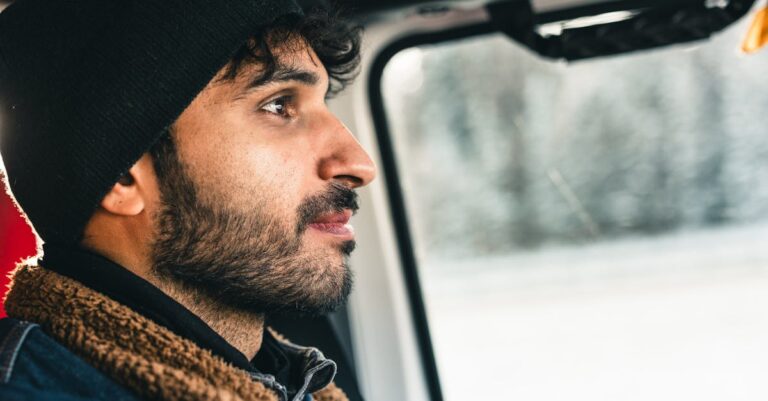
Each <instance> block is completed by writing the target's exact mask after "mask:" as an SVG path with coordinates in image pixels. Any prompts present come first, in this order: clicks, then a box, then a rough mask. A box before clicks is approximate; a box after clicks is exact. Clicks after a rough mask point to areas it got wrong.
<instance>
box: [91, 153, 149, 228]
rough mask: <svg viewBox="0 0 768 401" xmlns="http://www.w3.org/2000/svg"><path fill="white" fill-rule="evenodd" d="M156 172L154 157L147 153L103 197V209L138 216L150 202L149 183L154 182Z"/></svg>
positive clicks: (113, 212)
mask: <svg viewBox="0 0 768 401" xmlns="http://www.w3.org/2000/svg"><path fill="white" fill-rule="evenodd" d="M154 174H155V170H154V167H153V166H152V159H151V158H150V156H149V155H148V154H146V153H145V154H144V155H143V156H142V157H141V159H139V160H138V161H137V162H136V164H134V165H133V166H132V167H131V168H130V170H128V172H127V173H126V174H125V175H123V176H122V177H121V178H120V180H119V181H118V182H117V183H116V184H115V185H114V186H113V187H112V189H111V190H110V191H109V192H108V193H107V195H106V196H105V197H104V199H102V201H101V207H102V209H104V210H105V211H107V212H109V213H112V214H116V215H120V216H136V215H138V214H140V213H141V212H143V211H144V210H145V209H146V207H147V204H148V202H149V196H150V192H149V191H148V190H149V189H150V188H151V186H150V185H149V184H150V183H151V182H153V180H154Z"/></svg>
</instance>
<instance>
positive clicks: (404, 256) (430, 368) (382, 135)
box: [367, 21, 511, 401]
mask: <svg viewBox="0 0 768 401" xmlns="http://www.w3.org/2000/svg"><path fill="white" fill-rule="evenodd" d="M497 32H498V31H497V30H496V28H495V27H494V26H493V25H492V24H491V23H490V22H489V21H485V22H480V23H475V24H470V25H463V26H458V27H449V28H446V29H441V30H437V31H432V32H422V33H415V34H411V35H407V36H404V37H401V38H399V39H396V40H394V41H392V42H390V43H389V44H387V45H386V46H384V47H383V48H382V49H381V50H380V51H379V52H378V53H377V54H376V55H375V56H374V58H373V63H372V66H371V69H370V75H369V77H368V88H367V90H368V99H369V100H370V102H369V103H370V112H371V117H372V120H373V128H374V133H375V136H376V140H377V141H378V151H379V157H380V158H381V169H382V170H383V171H384V173H385V174H384V179H385V186H386V188H387V200H388V201H389V205H390V208H389V212H390V217H391V220H392V223H393V225H394V229H395V237H396V245H397V249H398V253H399V255H398V256H399V258H400V266H401V269H402V272H403V276H404V279H405V283H404V284H405V288H406V293H407V296H408V301H409V302H408V305H409V307H410V312H411V317H412V320H413V325H414V329H415V331H416V341H417V345H418V347H419V353H420V355H419V357H420V359H421V363H422V367H423V369H424V377H425V380H426V382H427V383H426V384H427V391H428V395H429V398H430V399H431V400H432V401H443V400H444V397H443V390H442V387H441V385H440V375H439V371H438V368H437V361H436V359H435V352H434V348H433V344H432V337H431V334H430V329H429V320H428V316H427V311H426V306H425V303H424V296H423V294H422V288H421V279H420V278H419V271H418V262H417V260H416V254H415V252H414V248H413V239H412V234H411V228H410V224H409V219H408V212H407V210H406V204H405V198H404V195H403V188H402V185H401V182H400V173H399V169H398V164H397V159H396V156H395V149H394V143H393V141H392V137H391V133H390V128H389V121H388V119H387V110H386V106H385V105H384V96H383V95H384V94H383V88H382V84H383V77H384V70H385V69H386V66H387V64H389V62H390V60H391V59H392V58H393V57H395V56H396V55H397V54H398V53H400V52H401V51H403V50H406V49H409V48H412V47H417V46H422V45H435V44H441V43H446V42H451V41H457V40H462V39H468V38H472V37H478V36H484V35H489V34H493V33H497ZM510 40H511V39H510Z"/></svg>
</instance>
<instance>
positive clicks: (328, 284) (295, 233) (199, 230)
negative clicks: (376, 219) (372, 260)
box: [152, 140, 358, 316]
mask: <svg viewBox="0 0 768 401" xmlns="http://www.w3.org/2000/svg"><path fill="white" fill-rule="evenodd" d="M159 146H161V147H165V148H166V149H165V150H164V151H162V150H161V153H158V152H153V156H155V157H154V158H155V160H154V164H155V170H156V172H157V176H158V182H159V186H160V188H161V190H160V192H161V197H160V198H161V208H160V211H159V212H158V213H157V215H156V219H155V222H156V223H155V224H156V227H155V230H156V234H157V236H156V239H155V241H154V243H153V244H152V258H153V274H155V275H156V276H157V277H159V278H161V279H164V280H171V281H172V282H177V283H179V284H181V285H183V286H184V287H185V288H189V289H191V290H193V291H194V290H197V291H201V292H203V293H204V294H205V295H207V296H208V297H210V298H212V299H213V300H214V301H215V302H221V303H224V304H226V305H228V306H231V307H235V308H238V309H242V310H247V311H250V312H256V313H264V314H269V315H275V314H282V315H290V316H316V315H322V314H325V313H328V312H332V311H334V310H335V309H336V308H338V307H339V306H341V305H342V304H343V303H344V302H345V301H346V298H347V296H348V295H349V293H350V291H351V289H352V273H351V270H350V269H349V265H348V256H349V254H350V253H351V252H352V251H353V250H354V247H355V243H354V241H345V242H342V243H340V244H339V245H338V246H327V247H325V248H322V249H314V250H312V249H306V246H305V243H304V241H302V238H303V234H304V233H305V231H306V230H307V229H308V228H309V224H310V223H311V222H312V221H313V220H315V219H316V218H317V217H318V216H321V215H323V214H327V213H337V212H341V211H342V210H344V209H351V210H352V211H353V212H354V211H355V210H357V208H358V205H357V195H356V194H355V192H354V191H352V190H351V189H349V188H347V187H345V186H343V185H339V184H331V185H330V186H329V187H328V189H327V190H326V191H325V192H323V193H321V194H318V195H315V196H311V197H308V198H306V199H304V200H303V201H302V202H301V204H300V206H299V207H298V208H297V211H296V215H295V218H293V219H290V218H288V217H285V216H280V215H278V214H277V213H270V211H276V210H282V209H280V208H279V206H280V202H278V201H277V200H276V199H274V198H270V197H268V196H264V195H262V196H259V195H258V194H254V196H255V197H257V198H258V199H256V202H255V203H252V204H255V206H254V207H250V208H248V210H243V209H242V208H237V207H235V206H234V205H231V202H228V201H230V199H229V198H227V197H225V196H221V195H219V196H217V194H218V193H217V192H216V191H207V192H204V193H205V194H206V195H208V196H206V198H205V200H204V199H203V198H201V197H200V196H198V194H199V193H203V192H201V191H204V190H205V188H201V187H200V186H199V185H197V184H196V183H195V182H194V180H193V179H192V178H191V177H190V175H189V174H188V173H187V171H186V169H185V168H184V165H183V164H182V163H181V162H180V161H179V160H178V156H177V154H176V152H175V149H173V143H172V140H168V143H165V144H159ZM158 155H159V157H158ZM261 192H262V194H263V193H265V192H267V191H261ZM218 198H221V199H218Z"/></svg>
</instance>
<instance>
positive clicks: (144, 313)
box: [0, 248, 347, 401]
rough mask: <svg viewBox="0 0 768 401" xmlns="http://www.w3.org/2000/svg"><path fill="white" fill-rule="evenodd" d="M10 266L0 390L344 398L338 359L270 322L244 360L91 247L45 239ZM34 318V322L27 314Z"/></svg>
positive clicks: (57, 395)
mask: <svg viewBox="0 0 768 401" xmlns="http://www.w3.org/2000/svg"><path fill="white" fill-rule="evenodd" d="M45 252H46V256H45V257H44V259H43V261H41V266H34V265H29V266H21V267H19V268H18V269H17V271H16V272H15V274H14V279H13V283H12V286H11V290H10V292H9V293H8V299H7V302H6V308H7V310H8V314H9V316H11V317H13V318H12V319H3V320H1V321H0V400H14V399H42V400H46V399H56V400H69V399H72V400H78V399H87V400H105V401H119V400H139V399H150V398H151V399H173V400H187V399H199V400H208V399H222V400H229V399H235V400H239V399H254V400H256V399H258V400H277V401H307V400H312V399H313V396H314V397H320V399H322V400H339V401H340V400H346V399H347V397H346V396H345V395H344V392H342V391H340V390H339V389H338V388H337V387H335V386H334V385H333V384H331V380H332V379H333V376H334V374H335V372H336V364H335V363H334V362H333V361H330V360H328V359H326V358H325V357H324V356H323V354H322V353H320V352H319V351H318V350H316V349H314V348H309V347H301V346H298V345H295V344H293V343H290V342H288V341H285V340H282V339H277V338H276V337H275V336H274V335H273V334H272V332H271V331H270V330H264V334H263V336H264V337H263V340H262V347H261V350H260V351H259V353H258V354H257V356H256V358H254V360H252V361H249V360H247V359H246V358H245V357H244V356H243V355H242V354H241V353H239V351H237V350H236V349H235V348H233V347H232V346H230V345H229V344H228V343H226V341H224V340H223V339H222V338H221V337H220V336H218V334H217V333H216V332H215V331H213V330H212V329H211V328H210V327H208V326H207V325H206V324H205V323H204V322H202V321H201V320H200V319H199V318H197V317H196V316H195V315H193V314H192V313H191V312H189V311H188V310H186V309H185V308H184V307H183V306H181V305H179V304H177V303H176V302H175V301H173V300H172V299H170V298H169V297H167V296H165V295H164V294H163V293H162V292H161V291H160V290H158V289H157V288H155V287H154V286H152V285H151V284H149V283H147V282H145V281H143V280H142V279H140V278H138V277H137V276H134V275H133V274H132V273H130V272H128V271H127V270H125V269H123V268H121V267H120V266H118V265H115V264H114V263H112V262H110V261H108V260H106V259H104V258H102V257H100V256H98V255H94V254H90V253H87V252H83V251H75V250H62V249H54V248H49V249H46V250H45ZM30 322H33V323H30Z"/></svg>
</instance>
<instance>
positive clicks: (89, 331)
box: [5, 265, 347, 401]
mask: <svg viewBox="0 0 768 401" xmlns="http://www.w3.org/2000/svg"><path fill="white" fill-rule="evenodd" d="M5 306H6V310H7V312H8V315H9V316H11V317H15V318H18V319H23V320H27V321H31V322H35V323H38V324H40V325H41V326H42V327H43V329H44V330H45V331H46V332H47V333H48V334H49V335H51V336H52V337H54V338H56V339H57V340H58V341H60V342H61V343H63V344H64V345H65V346H67V347H68V348H69V349H70V350H72V351H73V352H75V353H77V354H78V355H80V356H81V357H82V358H84V359H85V360H87V361H89V362H90V363H91V364H92V365H93V366H95V367H96V368H97V369H99V370H101V371H103V372H105V373H106V374H107V375H109V376H111V377H112V378H114V379H115V380H116V381H118V382H120V383H122V384H123V385H125V386H127V387H129V388H131V389H133V390H134V391H136V392H137V393H138V394H139V395H141V396H142V397H145V398H147V399H152V400H170V401H177V400H178V401H181V400H199V401H203V400H228V401H229V400H231V401H250V400H253V401H257V400H258V401H283V400H285V393H284V392H282V391H280V389H279V388H277V387H275V385H274V384H275V383H274V382H271V381H270V378H269V377H268V376H266V375H258V374H249V373H248V372H246V371H244V370H241V369H238V368H235V367H233V366H232V365H230V364H227V363H225V362H224V361H223V360H222V359H220V358H218V357H215V356H213V355H212V354H211V352H210V351H208V350H204V349H202V348H200V347H199V346H197V345H196V344H194V343H193V342H192V341H189V340H187V339H184V338H181V337H179V336H178V335H176V334H174V333H172V332H171V331H170V330H168V329H166V328H164V327H162V326H160V325H158V324H156V323H154V322H152V321H151V320H149V319H147V318H145V317H144V316H142V315H140V314H138V313H136V312H135V311H133V310H131V309H130V308H128V307H126V306H124V305H122V304H120V303H118V302H116V301H114V300H112V299H110V298H108V297H106V296H104V295H102V294H101V293H98V292H96V291H94V290H92V289H90V288H88V287H86V286H84V285H82V284H80V283H79V282H77V281H75V280H72V279H70V278H67V277H64V276H61V275H59V274H57V273H54V272H52V271H49V270H46V269H44V268H41V267H38V266H27V265H22V266H20V267H19V268H18V269H17V270H16V271H15V272H14V276H13V281H12V285H11V289H10V291H9V292H8V295H7V298H6V303H5ZM288 346H293V345H291V344H289V343H288ZM310 350H311V349H310ZM315 351H316V350H315ZM318 354H319V352H318ZM314 357H320V358H321V357H322V355H314ZM315 366H320V365H315ZM310 373H314V374H320V373H321V372H320V371H315V372H310ZM312 379H313V376H312V375H309V376H308V380H312ZM328 381H330V378H328ZM313 396H314V398H315V399H316V400H320V401H346V400H347V397H346V396H345V395H344V393H343V392H342V391H341V390H340V389H338V388H337V387H335V386H334V385H333V384H330V385H329V386H328V387H326V388H325V389H323V390H321V391H319V392H316V393H314V394H313Z"/></svg>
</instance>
